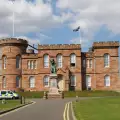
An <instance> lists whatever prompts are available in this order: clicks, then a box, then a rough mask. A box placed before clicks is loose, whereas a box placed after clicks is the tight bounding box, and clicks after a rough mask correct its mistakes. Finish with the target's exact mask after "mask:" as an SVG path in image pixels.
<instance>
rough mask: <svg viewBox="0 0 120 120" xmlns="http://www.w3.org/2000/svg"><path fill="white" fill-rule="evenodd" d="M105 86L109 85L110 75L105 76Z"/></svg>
mask: <svg viewBox="0 0 120 120" xmlns="http://www.w3.org/2000/svg"><path fill="white" fill-rule="evenodd" d="M105 86H106V87H107V86H110V76H105Z"/></svg>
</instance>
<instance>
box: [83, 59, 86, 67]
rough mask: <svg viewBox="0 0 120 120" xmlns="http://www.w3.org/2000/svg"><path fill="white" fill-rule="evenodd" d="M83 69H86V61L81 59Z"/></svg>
mask: <svg viewBox="0 0 120 120" xmlns="http://www.w3.org/2000/svg"><path fill="white" fill-rule="evenodd" d="M83 67H84V68H85V67H86V60H85V59H83Z"/></svg>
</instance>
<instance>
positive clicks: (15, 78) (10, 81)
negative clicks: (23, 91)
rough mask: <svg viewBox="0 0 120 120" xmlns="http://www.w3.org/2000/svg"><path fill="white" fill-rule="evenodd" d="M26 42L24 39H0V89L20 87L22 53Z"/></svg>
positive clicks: (26, 44) (24, 50)
mask: <svg viewBox="0 0 120 120" xmlns="http://www.w3.org/2000/svg"><path fill="white" fill-rule="evenodd" d="M27 46H28V42H27V41H26V40H24V39H17V38H7V39H2V40H0V89H7V90H8V89H10V90H16V89H17V88H20V87H21V84H22V82H21V80H22V54H23V53H26V48H27Z"/></svg>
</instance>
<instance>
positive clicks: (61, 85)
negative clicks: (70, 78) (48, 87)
mask: <svg viewBox="0 0 120 120" xmlns="http://www.w3.org/2000/svg"><path fill="white" fill-rule="evenodd" d="M63 78H64V77H63V75H59V76H58V89H59V90H60V91H64V79H63Z"/></svg>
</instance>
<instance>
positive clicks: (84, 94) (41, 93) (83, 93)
mask: <svg viewBox="0 0 120 120" xmlns="http://www.w3.org/2000/svg"><path fill="white" fill-rule="evenodd" d="M18 94H20V95H22V96H24V97H26V98H43V96H44V91H32V92H29V91H25V92H18ZM76 95H77V96H79V97H104V96H120V93H118V92H114V91H76V92H75V91H65V92H64V96H65V98H66V97H76Z"/></svg>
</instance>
